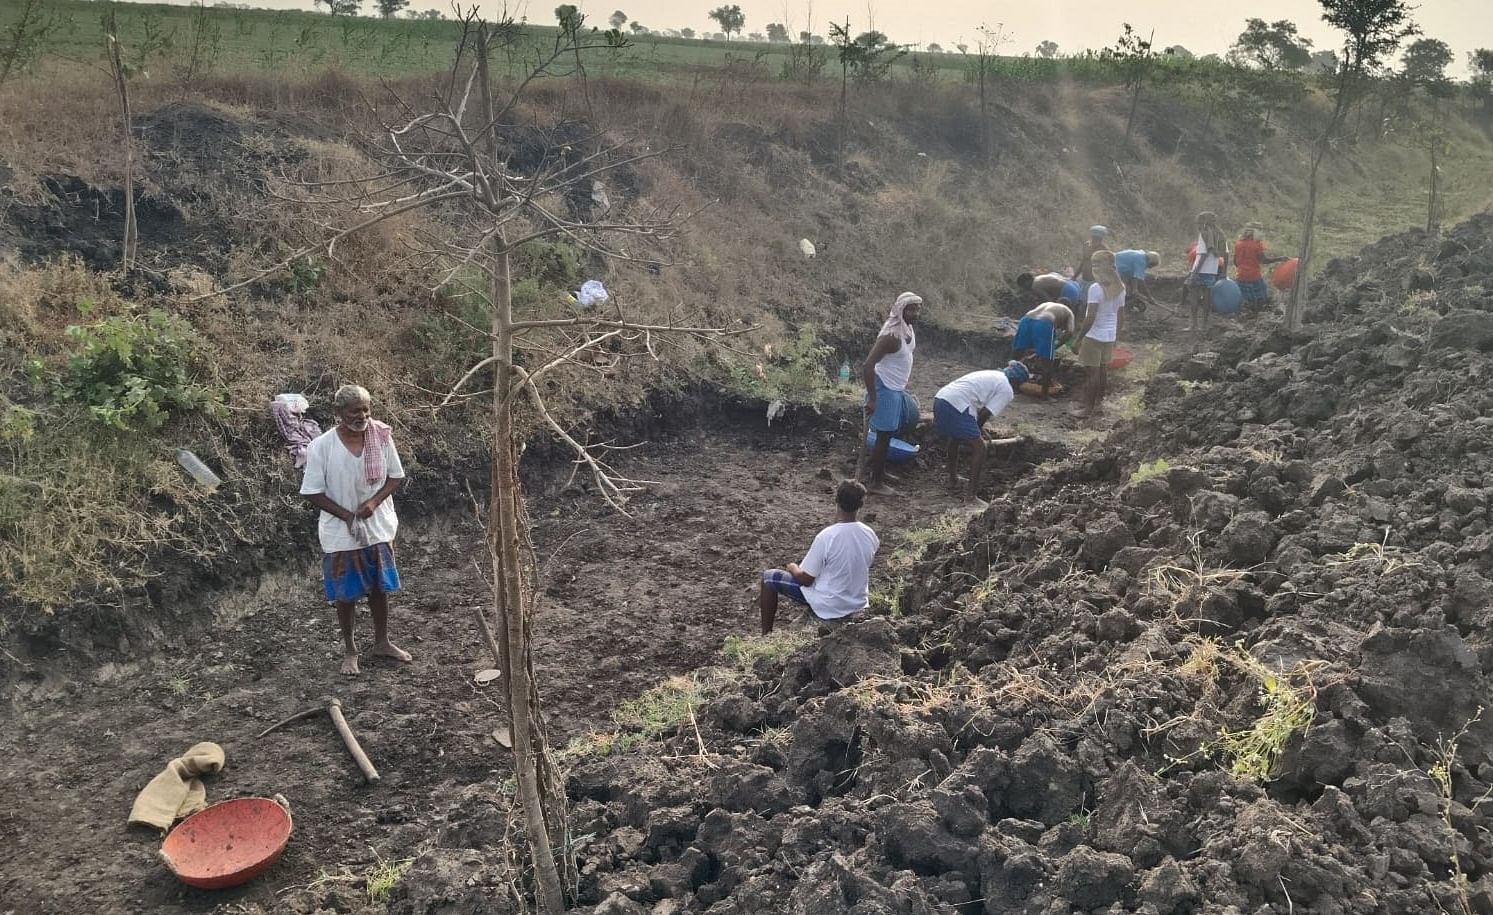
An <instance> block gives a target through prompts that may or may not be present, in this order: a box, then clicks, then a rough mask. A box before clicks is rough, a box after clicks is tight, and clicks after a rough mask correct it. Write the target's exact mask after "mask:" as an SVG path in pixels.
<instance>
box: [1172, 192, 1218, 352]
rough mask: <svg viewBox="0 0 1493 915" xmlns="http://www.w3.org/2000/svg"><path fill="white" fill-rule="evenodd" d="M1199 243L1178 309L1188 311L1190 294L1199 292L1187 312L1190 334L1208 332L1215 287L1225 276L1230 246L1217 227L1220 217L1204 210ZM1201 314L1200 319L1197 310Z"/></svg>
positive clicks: (1200, 214)
mask: <svg viewBox="0 0 1493 915" xmlns="http://www.w3.org/2000/svg"><path fill="white" fill-rule="evenodd" d="M1197 228H1198V240H1197V243H1196V246H1195V249H1194V251H1193V255H1192V268H1191V272H1190V273H1189V274H1188V275H1187V282H1185V283H1184V284H1183V285H1182V301H1181V302H1180V303H1179V304H1178V306H1177V307H1178V308H1185V307H1187V306H1188V304H1189V300H1191V299H1192V296H1191V292H1192V291H1193V290H1194V289H1196V290H1197V299H1196V301H1193V302H1192V303H1191V304H1192V308H1191V310H1190V311H1188V313H1187V320H1188V323H1187V327H1186V328H1184V329H1185V330H1188V331H1199V330H1201V331H1206V330H1207V329H1208V317H1209V316H1210V315H1211V314H1212V313H1213V284H1215V283H1217V282H1218V280H1219V279H1220V278H1221V277H1222V276H1223V270H1224V259H1225V258H1226V257H1227V256H1228V253H1229V252H1228V244H1227V242H1226V241H1225V240H1224V237H1223V230H1221V229H1219V228H1218V216H1217V214H1215V213H1212V212H1209V211H1207V210H1204V211H1203V212H1201V213H1199V214H1198V218H1197ZM1199 310H1201V311H1202V316H1201V319H1200V318H1199V315H1198V311H1199Z"/></svg>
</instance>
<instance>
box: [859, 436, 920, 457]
mask: <svg viewBox="0 0 1493 915" xmlns="http://www.w3.org/2000/svg"><path fill="white" fill-rule="evenodd" d="M875 445H876V433H875V432H867V433H866V447H867V448H873V447H875ZM917 456H918V446H917V445H914V444H912V443H911V442H904V441H902V439H900V438H894V439H892V444H891V447H889V448H887V450H886V462H887V463H888V464H906V463H907V462H908V461H910V460H912V459H913V458H915V457H917Z"/></svg>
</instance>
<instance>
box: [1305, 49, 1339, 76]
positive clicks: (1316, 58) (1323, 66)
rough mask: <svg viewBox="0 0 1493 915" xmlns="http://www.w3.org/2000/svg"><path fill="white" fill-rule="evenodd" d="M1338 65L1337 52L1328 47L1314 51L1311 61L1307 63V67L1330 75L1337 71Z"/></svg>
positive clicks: (1315, 71)
mask: <svg viewBox="0 0 1493 915" xmlns="http://www.w3.org/2000/svg"><path fill="white" fill-rule="evenodd" d="M1337 65H1338V59H1337V52H1336V51H1333V50H1331V49H1328V50H1325V51H1313V52H1312V59H1311V63H1309V64H1307V69H1308V70H1311V71H1312V72H1314V73H1322V74H1326V75H1329V76H1330V75H1332V74H1334V73H1336V72H1337Z"/></svg>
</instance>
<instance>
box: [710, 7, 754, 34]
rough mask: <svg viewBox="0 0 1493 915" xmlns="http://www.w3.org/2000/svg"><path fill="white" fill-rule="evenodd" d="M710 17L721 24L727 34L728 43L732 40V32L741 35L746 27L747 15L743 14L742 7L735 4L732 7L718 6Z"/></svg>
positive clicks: (711, 12) (722, 29)
mask: <svg viewBox="0 0 1493 915" xmlns="http://www.w3.org/2000/svg"><path fill="white" fill-rule="evenodd" d="M708 15H709V16H710V18H711V19H714V20H715V21H716V22H717V23H719V24H720V27H721V31H722V32H724V33H725V34H726V40H727V41H730V40H731V33H732V32H735V33H736V34H738V35H740V34H741V30H742V28H743V27H744V26H745V25H746V13H743V12H742V11H741V7H740V6H737V5H736V4H734V3H733V4H731V5H730V6H718V7H716V8H715V9H713V10H711V11H710V13H709V14H708Z"/></svg>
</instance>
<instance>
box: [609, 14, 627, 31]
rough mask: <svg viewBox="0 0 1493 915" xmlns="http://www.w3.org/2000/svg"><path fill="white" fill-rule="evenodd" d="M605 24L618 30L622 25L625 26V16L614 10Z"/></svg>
mask: <svg viewBox="0 0 1493 915" xmlns="http://www.w3.org/2000/svg"><path fill="white" fill-rule="evenodd" d="M607 22H609V23H611V25H612V28H614V29H620V28H622V27H623V26H624V25H627V14H626V13H624V12H622V11H621V10H616V11H614V12H613V13H612V15H610V16H608V17H607Z"/></svg>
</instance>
